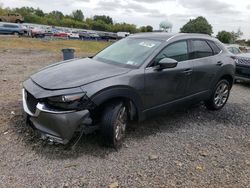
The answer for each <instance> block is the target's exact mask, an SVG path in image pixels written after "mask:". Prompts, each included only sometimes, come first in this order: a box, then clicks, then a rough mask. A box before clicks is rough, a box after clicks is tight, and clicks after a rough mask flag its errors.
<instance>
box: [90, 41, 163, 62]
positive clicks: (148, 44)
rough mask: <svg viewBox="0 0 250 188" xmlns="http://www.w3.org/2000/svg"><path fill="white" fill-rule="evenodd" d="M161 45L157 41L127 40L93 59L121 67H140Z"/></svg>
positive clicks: (115, 44) (110, 47)
mask: <svg viewBox="0 0 250 188" xmlns="http://www.w3.org/2000/svg"><path fill="white" fill-rule="evenodd" d="M160 44H161V42H160V41H156V40H148V39H139V38H125V39H122V40H120V41H118V42H116V43H114V44H113V45H111V46H109V47H108V48H106V49H104V50H103V51H101V52H100V53H98V54H97V55H96V56H94V57H93V59H95V60H98V61H101V62H104V63H111V64H116V65H120V66H134V67H139V66H140V65H142V64H143V63H144V62H145V60H146V59H147V58H148V57H149V55H151V54H152V53H153V51H154V50H155V49H156V48H158V47H159V46H160Z"/></svg>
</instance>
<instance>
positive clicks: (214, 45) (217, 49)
mask: <svg viewBox="0 0 250 188" xmlns="http://www.w3.org/2000/svg"><path fill="white" fill-rule="evenodd" d="M207 42H208V44H209V45H210V46H211V48H212V49H213V52H214V55H217V54H219V53H220V52H221V49H220V48H219V46H218V45H217V44H216V43H215V42H213V41H207Z"/></svg>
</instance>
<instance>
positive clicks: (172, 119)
mask: <svg viewBox="0 0 250 188" xmlns="http://www.w3.org/2000/svg"><path fill="white" fill-rule="evenodd" d="M60 58H61V57H60V55H59V54H51V53H48V52H43V51H42V52H40V51H39V52H38V51H30V50H28V51H27V50H17V51H11V50H7V51H1V52H0V86H1V90H0V135H1V136H0V137H1V139H0V156H1V157H0V187H1V188H2V187H109V186H110V187H117V186H119V187H233V188H235V187H250V121H249V120H250V84H236V85H235V86H234V87H233V90H232V93H231V96H230V100H229V102H228V104H227V105H226V106H225V107H224V108H223V109H222V110H221V111H218V112H210V111H207V110H206V109H205V107H204V106H203V105H197V106H194V107H192V108H190V109H182V110H180V111H177V112H173V113H166V114H163V115H161V116H158V117H155V118H152V119H149V120H147V121H145V122H143V123H140V124H137V123H132V124H131V126H130V128H129V131H128V134H127V139H126V141H125V143H124V146H123V147H122V148H121V149H120V150H119V151H115V150H113V149H109V148H105V147H103V146H102V145H101V144H100V142H99V139H98V134H92V135H88V136H84V137H83V138H82V140H81V143H80V144H78V145H77V146H76V147H75V148H74V149H70V148H67V147H64V146H62V145H50V144H48V143H46V142H44V141H42V140H39V138H37V137H36V136H35V134H34V132H33V130H31V129H30V128H29V127H27V126H26V125H25V120H24V116H23V113H22V107H21V94H20V93H21V92H20V89H21V83H22V81H23V80H24V79H25V78H27V76H28V75H30V74H31V73H33V72H34V71H36V70H38V69H39V68H40V67H43V66H45V65H46V64H50V63H52V62H56V61H58V60H60ZM44 62H46V63H44Z"/></svg>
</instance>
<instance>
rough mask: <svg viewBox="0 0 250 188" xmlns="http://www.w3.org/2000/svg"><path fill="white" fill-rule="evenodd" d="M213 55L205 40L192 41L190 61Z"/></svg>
mask: <svg viewBox="0 0 250 188" xmlns="http://www.w3.org/2000/svg"><path fill="white" fill-rule="evenodd" d="M212 55H213V50H212V49H211V47H210V46H209V45H208V43H207V42H206V41H205V40H192V51H191V53H190V57H191V59H197V58H203V57H209V56H212Z"/></svg>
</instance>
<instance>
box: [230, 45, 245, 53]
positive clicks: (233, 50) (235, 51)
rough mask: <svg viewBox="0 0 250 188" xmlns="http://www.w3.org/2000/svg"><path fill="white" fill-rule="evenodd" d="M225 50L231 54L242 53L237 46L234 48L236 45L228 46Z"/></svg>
mask: <svg viewBox="0 0 250 188" xmlns="http://www.w3.org/2000/svg"><path fill="white" fill-rule="evenodd" d="M227 49H228V51H229V52H231V53H232V54H241V53H242V52H241V50H240V48H239V47H238V46H236V45H228V46H227Z"/></svg>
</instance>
